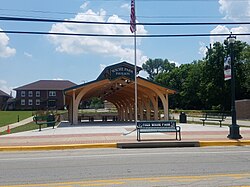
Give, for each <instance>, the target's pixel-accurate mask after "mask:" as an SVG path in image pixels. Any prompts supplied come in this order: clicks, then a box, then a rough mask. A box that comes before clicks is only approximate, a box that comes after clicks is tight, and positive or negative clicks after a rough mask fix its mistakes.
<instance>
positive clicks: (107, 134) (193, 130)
mask: <svg viewBox="0 0 250 187" xmlns="http://www.w3.org/2000/svg"><path fill="white" fill-rule="evenodd" d="M178 125H180V126H181V134H182V140H181V141H177V140H175V133H149V134H142V135H141V138H142V141H141V142H140V143H141V144H142V143H144V144H146V143H150V142H151V143H153V142H160V143H159V144H163V143H170V142H176V143H178V144H180V143H182V144H183V145H184V144H187V143H190V142H196V143H197V142H201V141H202V142H203V143H204V142H214V143H213V145H219V144H218V143H220V142H233V143H240V142H245V143H246V142H248V143H247V145H248V144H249V145H250V128H246V127H241V128H240V134H241V135H242V137H243V138H242V139H241V140H229V139H228V138H227V135H228V133H229V128H228V127H226V126H222V127H219V125H218V126H215V125H206V126H202V125H200V124H191V123H189V124H178ZM249 126H250V124H249ZM134 129H135V125H134V124H133V123H116V124H114V123H110V122H106V123H91V124H89V123H85V124H81V125H77V126H71V125H70V124H68V123H65V122H62V123H60V125H59V126H58V127H56V128H55V129H53V128H52V127H51V128H45V129H42V131H38V129H36V130H32V131H27V132H21V133H15V134H8V135H3V136H0V147H6V146H47V145H50V146H52V145H55V146H62V145H68V146H70V145H96V144H99V147H105V146H104V145H106V146H107V147H108V146H109V147H114V146H116V145H115V144H117V143H138V142H137V141H136V131H133V130H134ZM216 143H217V144H216ZM237 145H240V144H237ZM244 145H245V144H244Z"/></svg>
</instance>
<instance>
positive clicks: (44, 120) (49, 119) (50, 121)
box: [33, 115, 57, 131]
mask: <svg viewBox="0 0 250 187" xmlns="http://www.w3.org/2000/svg"><path fill="white" fill-rule="evenodd" d="M33 121H34V122H35V123H36V124H37V125H39V131H41V129H42V125H44V124H47V125H51V126H53V129H54V128H55V124H56V122H57V119H56V118H55V116H54V115H48V116H34V117H33Z"/></svg>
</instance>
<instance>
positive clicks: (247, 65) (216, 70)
mask: <svg viewBox="0 0 250 187" xmlns="http://www.w3.org/2000/svg"><path fill="white" fill-rule="evenodd" d="M233 50H234V57H235V69H236V99H238V100H239V99H248V98H250V46H249V45H248V44H246V43H245V42H241V41H236V42H235V44H234V47H233ZM229 54H230V48H229V45H228V42H227V40H225V41H224V43H219V42H216V43H214V44H213V45H212V46H211V48H210V49H209V50H208V52H207V54H206V57H205V58H204V59H202V60H199V61H193V62H192V63H190V64H182V65H181V66H179V67H176V66H175V65H174V64H171V63H169V62H168V61H166V60H165V61H163V60H161V59H155V60H152V59H149V60H148V61H147V62H146V63H145V64H143V67H144V68H143V69H144V70H146V71H147V72H148V73H149V79H151V80H153V81H155V82H157V83H159V84H162V85H164V86H166V87H169V88H170V89H171V88H172V89H175V90H177V91H178V94H175V95H173V96H170V97H169V103H170V107H171V108H181V109H217V110H230V108H231V81H224V58H225V56H227V55H229Z"/></svg>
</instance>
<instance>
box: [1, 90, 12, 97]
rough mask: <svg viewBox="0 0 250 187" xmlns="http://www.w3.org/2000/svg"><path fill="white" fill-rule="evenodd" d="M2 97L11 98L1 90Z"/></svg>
mask: <svg viewBox="0 0 250 187" xmlns="http://www.w3.org/2000/svg"><path fill="white" fill-rule="evenodd" d="M0 96H4V97H11V96H10V95H9V94H7V93H5V92H4V91H2V90H0Z"/></svg>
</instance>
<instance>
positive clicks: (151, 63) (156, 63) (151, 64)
mask: <svg viewBox="0 0 250 187" xmlns="http://www.w3.org/2000/svg"><path fill="white" fill-rule="evenodd" d="M174 68H175V63H170V62H169V61H168V60H167V59H165V60H163V59H160V58H157V59H154V60H153V59H148V60H147V61H146V62H145V63H144V64H142V69H143V70H144V71H146V72H147V73H148V75H149V77H148V79H149V80H154V79H155V76H156V75H158V74H159V73H163V72H165V73H168V72H170V71H171V70H173V69H174Z"/></svg>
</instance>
